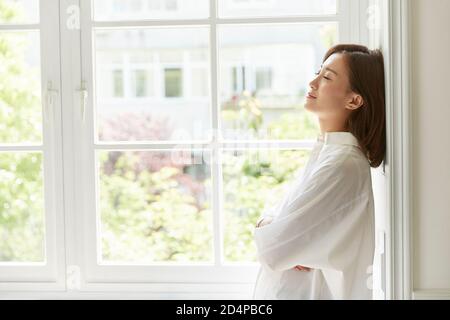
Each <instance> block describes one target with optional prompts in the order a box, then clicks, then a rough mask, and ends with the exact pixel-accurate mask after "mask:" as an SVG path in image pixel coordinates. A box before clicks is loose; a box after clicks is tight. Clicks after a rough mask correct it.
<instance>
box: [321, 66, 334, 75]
mask: <svg viewBox="0 0 450 320" xmlns="http://www.w3.org/2000/svg"><path fill="white" fill-rule="evenodd" d="M321 67H323V66H321ZM325 70H328V71H331V72H333V73H334V74H335V75H338V73H337V72H336V71H334V70H333V69H330V68H328V67H327V68H325Z"/></svg>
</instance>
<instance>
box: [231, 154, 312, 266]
mask: <svg viewBox="0 0 450 320" xmlns="http://www.w3.org/2000/svg"><path fill="white" fill-rule="evenodd" d="M308 155H309V151H305V150H274V149H271V150H269V149H259V150H243V151H224V152H223V154H222V160H223V183H224V188H223V190H224V211H225V235H224V250H225V251H224V256H225V261H227V262H256V261H257V260H256V248H255V246H254V240H253V231H254V229H255V224H256V221H257V220H258V218H259V217H260V216H261V214H262V212H263V210H264V209H265V208H270V207H271V206H273V205H275V204H276V203H277V202H278V201H280V200H281V198H282V196H284V192H286V188H287V187H288V185H289V184H290V183H292V182H293V181H294V178H295V177H296V175H299V174H300V173H301V170H302V169H303V167H304V165H305V164H306V161H307V158H308Z"/></svg>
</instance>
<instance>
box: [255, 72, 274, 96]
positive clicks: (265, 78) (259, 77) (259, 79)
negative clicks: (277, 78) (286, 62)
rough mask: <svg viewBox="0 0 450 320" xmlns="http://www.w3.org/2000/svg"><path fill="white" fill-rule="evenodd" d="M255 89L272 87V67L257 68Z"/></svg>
mask: <svg viewBox="0 0 450 320" xmlns="http://www.w3.org/2000/svg"><path fill="white" fill-rule="evenodd" d="M255 78H256V81H255V82H256V84H255V90H256V91H260V90H264V89H270V88H272V69H271V68H257V69H256V72H255Z"/></svg>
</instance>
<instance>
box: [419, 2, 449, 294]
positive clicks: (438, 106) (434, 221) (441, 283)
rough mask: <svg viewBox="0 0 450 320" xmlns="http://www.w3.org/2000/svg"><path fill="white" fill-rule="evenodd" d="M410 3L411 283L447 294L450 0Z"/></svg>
mask: <svg viewBox="0 0 450 320" xmlns="http://www.w3.org/2000/svg"><path fill="white" fill-rule="evenodd" d="M411 4H412V33H411V34H412V108H413V112H412V116H413V119H412V120H413V137H412V141H413V172H414V177H413V186H412V187H413V188H412V190H413V199H414V200H413V237H414V239H413V250H414V253H413V259H414V260H413V261H414V262H413V288H414V290H415V291H417V294H416V295H415V296H416V298H426V297H439V296H440V297H443V298H450V1H449V0H412V3H411ZM436 289H440V290H436ZM422 290H425V291H422Z"/></svg>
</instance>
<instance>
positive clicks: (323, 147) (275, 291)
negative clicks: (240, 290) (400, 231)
mask: <svg viewBox="0 0 450 320" xmlns="http://www.w3.org/2000/svg"><path fill="white" fill-rule="evenodd" d="M262 215H263V216H267V217H269V216H271V217H273V218H274V220H273V222H272V223H270V224H267V225H264V226H262V227H260V228H256V229H255V231H254V240H255V243H256V247H257V253H258V259H259V262H260V264H261V266H260V269H259V272H258V276H257V279H256V284H255V287H254V293H253V299H274V300H275V299H283V300H287V299H289V300H290V299H372V290H371V288H372V283H371V279H372V277H371V273H370V272H371V269H372V264H373V258H374V250H375V232H374V227H375V221H374V201H373V192H372V181H371V175H370V165H369V162H368V160H367V159H366V157H365V156H364V154H363V152H362V151H361V149H360V148H359V147H358V141H357V139H356V137H355V136H354V135H353V134H352V133H350V132H325V134H324V135H319V136H318V138H317V142H316V143H315V145H314V148H313V150H312V152H311V155H310V158H309V160H308V163H307V164H306V166H305V169H304V170H303V172H302V174H301V175H299V176H298V177H297V178H296V179H295V180H294V181H293V183H292V184H291V186H290V189H289V192H287V193H286V195H285V197H284V199H282V201H280V202H279V203H278V204H277V205H276V206H274V207H273V208H271V209H270V210H266V211H265V212H263V214H262ZM296 265H301V266H305V267H309V268H312V270H311V271H309V272H305V271H299V270H296V269H294V267H295V266H296Z"/></svg>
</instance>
